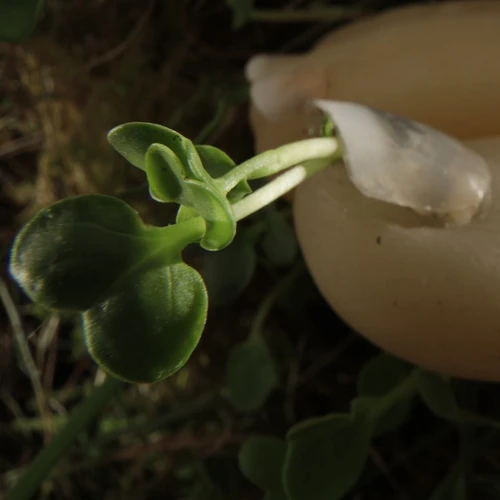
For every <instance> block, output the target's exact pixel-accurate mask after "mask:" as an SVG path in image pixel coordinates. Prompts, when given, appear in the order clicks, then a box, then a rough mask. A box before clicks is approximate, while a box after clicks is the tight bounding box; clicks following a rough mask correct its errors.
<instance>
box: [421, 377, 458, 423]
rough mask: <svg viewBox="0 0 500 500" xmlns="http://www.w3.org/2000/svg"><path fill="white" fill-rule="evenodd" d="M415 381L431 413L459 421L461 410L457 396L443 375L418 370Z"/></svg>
mask: <svg viewBox="0 0 500 500" xmlns="http://www.w3.org/2000/svg"><path fill="white" fill-rule="evenodd" d="M415 380H416V384H417V390H418V392H419V393H420V396H421V397H422V399H423V401H424V403H425V404H426V405H427V407H428V408H429V410H430V411H432V412H433V413H434V414H435V415H437V416H438V417H441V418H445V419H447V420H458V419H459V417H460V409H459V407H458V404H457V401H456V399H455V394H454V393H453V390H452V388H451V386H450V384H449V383H448V382H446V380H444V378H443V377H442V376H441V375H438V374H435V373H430V372H427V371H424V370H418V371H417V372H416V373H415Z"/></svg>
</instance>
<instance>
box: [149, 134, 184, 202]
mask: <svg viewBox="0 0 500 500" xmlns="http://www.w3.org/2000/svg"><path fill="white" fill-rule="evenodd" d="M145 165H146V167H145V169H146V174H147V178H148V183H149V192H150V193H151V197H152V198H153V199H154V200H157V201H162V202H177V203H179V204H180V203H181V201H182V198H183V195H184V196H185V188H184V186H183V184H184V177H185V175H186V172H185V168H184V165H182V163H181V161H180V160H179V158H178V157H177V156H176V155H175V154H174V152H173V151H172V150H171V149H170V148H168V147H167V146H164V145H163V144H152V145H151V147H150V148H149V149H148V150H147V152H146V163H145Z"/></svg>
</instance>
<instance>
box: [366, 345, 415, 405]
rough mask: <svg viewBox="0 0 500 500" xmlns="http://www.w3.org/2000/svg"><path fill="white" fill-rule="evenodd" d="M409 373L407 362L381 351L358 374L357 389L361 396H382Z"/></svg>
mask: <svg viewBox="0 0 500 500" xmlns="http://www.w3.org/2000/svg"><path fill="white" fill-rule="evenodd" d="M409 374H410V367H409V365H408V364H407V363H405V362H404V361H402V360H400V359H398V358H395V357H394V356H391V355H390V354H386V353H383V354H380V355H378V356H376V357H374V358H372V359H370V361H368V362H367V363H366V364H365V366H364V367H363V369H362V370H361V372H360V374H359V376H358V381H357V389H358V392H359V393H360V394H361V395H363V396H374V397H380V396H384V395H385V394H387V393H388V392H390V391H391V390H392V389H394V387H396V386H397V385H398V384H399V383H400V382H402V381H403V380H404V379H405V378H406V377H407V376H408V375H409Z"/></svg>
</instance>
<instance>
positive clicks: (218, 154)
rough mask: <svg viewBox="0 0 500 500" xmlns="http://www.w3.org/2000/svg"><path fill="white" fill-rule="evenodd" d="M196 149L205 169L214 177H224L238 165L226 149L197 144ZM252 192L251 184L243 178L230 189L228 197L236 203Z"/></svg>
mask: <svg viewBox="0 0 500 500" xmlns="http://www.w3.org/2000/svg"><path fill="white" fill-rule="evenodd" d="M196 151H198V154H199V156H200V159H201V162H202V163H203V166H204V167H205V170H206V171H207V172H208V174H209V175H210V177H212V178H214V179H217V178H219V177H222V176H223V175H225V174H227V173H228V172H230V171H231V170H233V168H234V167H235V166H236V164H235V163H234V161H233V160H232V159H231V158H229V156H228V155H227V154H226V153H224V151H221V150H220V149H218V148H216V147H214V146H205V145H203V146H196ZM251 192H252V189H251V187H250V185H249V184H248V182H247V181H246V180H243V181H240V182H239V183H238V184H236V186H235V187H234V188H233V189H231V191H229V193H228V195H227V199H228V200H229V201H230V202H231V203H236V202H237V201H240V200H241V199H242V198H244V197H245V196H246V195H247V194H249V193H251Z"/></svg>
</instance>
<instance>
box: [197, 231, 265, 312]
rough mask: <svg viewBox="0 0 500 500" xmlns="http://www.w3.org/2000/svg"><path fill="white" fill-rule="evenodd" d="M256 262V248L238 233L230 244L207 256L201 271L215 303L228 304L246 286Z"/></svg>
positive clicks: (211, 300)
mask: <svg viewBox="0 0 500 500" xmlns="http://www.w3.org/2000/svg"><path fill="white" fill-rule="evenodd" d="M255 266H256V256H255V251H254V249H253V247H252V245H250V244H249V243H248V242H247V240H246V239H245V238H243V237H241V236H240V235H238V236H236V238H235V239H234V240H233V242H232V243H231V245H230V246H228V247H227V248H224V249H223V250H221V251H220V252H210V253H207V254H206V255H205V257H204V262H203V267H202V269H201V275H202V276H203V279H204V280H205V284H206V287H207V290H208V296H209V297H210V305H211V306H212V307H217V306H224V305H228V304H230V303H231V302H233V301H234V300H236V299H237V298H238V297H239V296H240V295H241V294H242V293H243V292H244V291H245V289H246V288H247V286H248V284H249V283H250V280H251V279H252V277H253V275H254V272H255Z"/></svg>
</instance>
